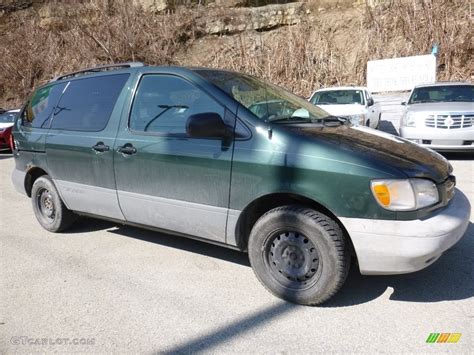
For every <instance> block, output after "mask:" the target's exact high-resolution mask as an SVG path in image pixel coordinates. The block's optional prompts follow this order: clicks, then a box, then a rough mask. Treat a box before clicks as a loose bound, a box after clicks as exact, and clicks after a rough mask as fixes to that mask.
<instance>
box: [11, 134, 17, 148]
mask: <svg viewBox="0 0 474 355" xmlns="http://www.w3.org/2000/svg"><path fill="white" fill-rule="evenodd" d="M10 149H11V150H12V152H13V151H14V150H15V149H16V146H15V139H14V138H13V132H11V133H10Z"/></svg>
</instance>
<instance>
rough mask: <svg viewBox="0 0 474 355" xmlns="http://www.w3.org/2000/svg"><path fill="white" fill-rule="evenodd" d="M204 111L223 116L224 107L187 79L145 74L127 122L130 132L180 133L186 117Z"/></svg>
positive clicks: (182, 130)
mask: <svg viewBox="0 0 474 355" xmlns="http://www.w3.org/2000/svg"><path fill="white" fill-rule="evenodd" d="M207 112H213V113H218V114H219V115H220V116H221V117H224V107H223V106H221V105H220V104H218V103H217V102H216V101H215V100H214V99H212V98H211V97H210V96H209V95H207V94H206V93H205V92H203V91H202V90H201V89H199V88H197V87H196V86H194V85H192V84H191V83H189V82H188V81H186V80H184V79H182V78H180V77H177V76H173V75H145V76H143V78H142V79H141V81H140V84H139V86H138V90H137V94H136V96H135V99H134V102H133V106H132V110H131V113H130V123H129V124H130V129H131V130H133V131H138V132H152V133H159V134H166V135H180V136H182V135H186V122H187V119H188V117H189V116H191V115H195V114H199V113H207Z"/></svg>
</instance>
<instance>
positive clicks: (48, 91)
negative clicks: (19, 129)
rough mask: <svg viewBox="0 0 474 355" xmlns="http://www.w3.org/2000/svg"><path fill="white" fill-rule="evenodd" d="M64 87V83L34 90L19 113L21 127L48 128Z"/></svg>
mask: <svg viewBox="0 0 474 355" xmlns="http://www.w3.org/2000/svg"><path fill="white" fill-rule="evenodd" d="M65 87H66V83H58V84H53V85H47V86H44V87H41V88H39V89H38V90H36V91H35V92H34V93H33V95H32V96H31V98H30V100H29V101H28V102H27V103H26V105H25V108H24V109H23V111H22V113H21V116H20V119H21V123H22V125H24V126H29V127H34V128H48V126H49V119H50V118H51V115H52V113H53V109H54V107H55V105H56V104H57V102H58V100H59V98H60V97H61V94H62V92H63V90H64V88H65Z"/></svg>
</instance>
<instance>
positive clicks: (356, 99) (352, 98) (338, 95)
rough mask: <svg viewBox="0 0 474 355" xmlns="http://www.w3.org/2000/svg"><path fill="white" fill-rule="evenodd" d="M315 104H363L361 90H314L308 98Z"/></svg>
mask: <svg viewBox="0 0 474 355" xmlns="http://www.w3.org/2000/svg"><path fill="white" fill-rule="evenodd" d="M310 102H311V103H312V104H315V105H353V104H359V105H363V104H364V93H363V91H362V90H330V91H320V92H316V93H315V94H314V95H313V97H312V98H311V99H310Z"/></svg>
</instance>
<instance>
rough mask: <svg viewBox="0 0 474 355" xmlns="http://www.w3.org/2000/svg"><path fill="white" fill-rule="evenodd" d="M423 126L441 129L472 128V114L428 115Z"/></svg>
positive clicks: (473, 116)
mask: <svg viewBox="0 0 474 355" xmlns="http://www.w3.org/2000/svg"><path fill="white" fill-rule="evenodd" d="M425 125H426V127H431V128H442V129H456V128H468V127H472V126H474V113H467V114H464V115H462V114H443V115H428V117H426V119H425Z"/></svg>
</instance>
